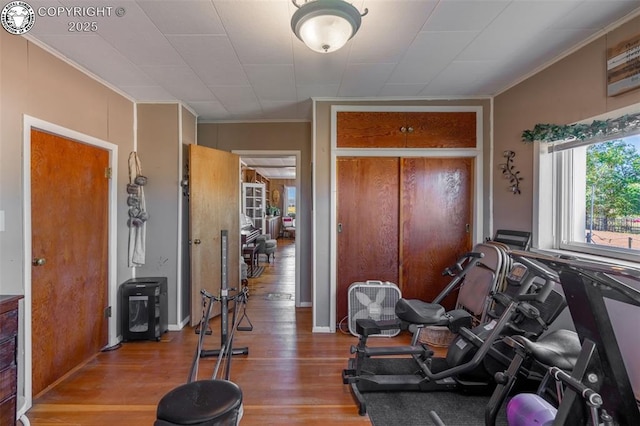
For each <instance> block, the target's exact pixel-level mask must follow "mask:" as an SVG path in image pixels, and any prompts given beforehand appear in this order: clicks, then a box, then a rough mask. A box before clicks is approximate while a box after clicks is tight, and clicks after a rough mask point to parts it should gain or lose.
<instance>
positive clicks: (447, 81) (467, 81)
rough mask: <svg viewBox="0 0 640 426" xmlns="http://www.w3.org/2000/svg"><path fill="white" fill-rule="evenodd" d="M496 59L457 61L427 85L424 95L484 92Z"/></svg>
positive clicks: (458, 94) (479, 93)
mask: <svg viewBox="0 0 640 426" xmlns="http://www.w3.org/2000/svg"><path fill="white" fill-rule="evenodd" d="M495 67H496V61H455V62H452V63H451V64H450V65H449V66H448V67H446V68H445V69H444V70H443V71H442V72H441V73H440V74H438V75H437V76H436V77H435V78H434V79H433V80H431V81H430V82H429V84H427V85H426V87H425V88H424V90H423V91H422V92H421V95H423V96H463V95H464V94H465V93H476V94H478V95H490V94H491V93H483V90H485V89H484V85H485V82H486V81H487V80H489V79H491V76H492V72H493V71H494V70H495Z"/></svg>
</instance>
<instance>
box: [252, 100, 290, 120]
mask: <svg viewBox="0 0 640 426" xmlns="http://www.w3.org/2000/svg"><path fill="white" fill-rule="evenodd" d="M260 104H261V105H262V109H263V110H264V114H263V117H264V118H265V119H280V120H286V119H287V118H291V117H294V118H297V117H298V102H297V101H260Z"/></svg>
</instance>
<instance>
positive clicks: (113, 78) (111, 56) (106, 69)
mask: <svg viewBox="0 0 640 426" xmlns="http://www.w3.org/2000/svg"><path fill="white" fill-rule="evenodd" d="M39 38H40V40H41V41H44V42H45V43H46V44H47V45H48V46H50V47H53V48H54V49H55V50H57V51H58V52H65V53H64V55H63V56H66V57H69V58H73V62H75V63H76V64H78V65H80V66H81V67H83V68H84V69H86V70H87V71H90V72H91V73H93V74H95V75H97V76H98V77H100V78H102V79H103V80H104V81H107V82H109V83H110V84H112V85H115V86H120V85H124V86H145V85H146V86H151V85H154V84H155V82H154V81H153V80H151V79H150V78H149V76H147V75H146V74H145V73H143V72H142V71H141V70H140V69H139V68H138V67H136V66H135V65H133V64H132V63H131V62H129V61H128V60H127V59H126V58H125V57H123V56H122V55H121V54H120V52H118V51H117V50H116V49H114V48H113V46H111V45H110V44H109V43H107V42H105V41H104V39H102V38H101V37H100V36H98V35H96V34H93V35H85V36H83V37H69V36H68V35H46V36H41V37H39Z"/></svg>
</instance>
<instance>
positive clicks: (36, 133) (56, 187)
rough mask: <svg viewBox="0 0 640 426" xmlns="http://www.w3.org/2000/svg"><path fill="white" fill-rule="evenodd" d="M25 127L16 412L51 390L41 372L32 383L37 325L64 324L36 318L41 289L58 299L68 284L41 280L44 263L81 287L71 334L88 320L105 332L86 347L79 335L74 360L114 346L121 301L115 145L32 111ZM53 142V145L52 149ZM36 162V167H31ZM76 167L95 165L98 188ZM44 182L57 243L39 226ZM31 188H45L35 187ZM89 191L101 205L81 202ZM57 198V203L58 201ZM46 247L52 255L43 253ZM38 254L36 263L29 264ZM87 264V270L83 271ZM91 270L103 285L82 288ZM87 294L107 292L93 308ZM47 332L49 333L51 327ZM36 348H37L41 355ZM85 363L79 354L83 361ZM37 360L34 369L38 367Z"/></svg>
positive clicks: (69, 314) (68, 314) (90, 279)
mask: <svg viewBox="0 0 640 426" xmlns="http://www.w3.org/2000/svg"><path fill="white" fill-rule="evenodd" d="M23 128H24V133H23V144H24V145H23V149H24V155H23V181H24V187H23V191H24V194H23V200H24V209H23V211H24V238H25V241H24V247H25V251H24V270H25V289H24V295H25V312H24V347H25V349H24V350H25V366H24V377H23V378H22V379H23V381H24V396H25V403H24V406H22V407H18V411H19V412H22V410H26V409H28V408H29V407H30V406H31V403H32V397H33V394H34V393H39V392H40V391H41V390H43V389H44V388H46V386H47V384H46V383H47V381H48V380H50V379H51V378H45V380H44V381H43V380H42V377H38V382H37V383H34V377H35V376H37V375H38V374H40V373H39V371H42V368H41V367H42V366H41V364H34V362H36V363H37V362H40V361H39V358H40V357H42V355H40V351H41V350H42V349H41V348H42V345H41V344H40V343H41V342H35V343H36V344H34V339H36V338H38V337H39V336H40V335H41V334H42V333H43V331H42V330H40V329H42V327H43V324H44V325H46V324H48V327H49V330H51V328H58V326H59V325H60V324H58V323H57V322H56V320H55V319H53V320H52V319H51V318H48V319H47V321H45V322H43V321H42V320H41V319H40V320H39V319H38V315H41V314H42V312H40V313H38V312H37V309H36V307H35V306H34V304H39V305H42V304H43V303H46V299H45V301H43V299H42V293H43V292H45V290H42V289H43V288H44V289H48V290H46V291H48V292H49V293H50V296H51V297H54V295H55V296H59V293H61V292H63V289H62V288H61V287H60V286H59V285H58V284H57V283H58V282H59V281H60V279H57V281H56V280H53V281H48V278H46V277H43V273H44V274H45V275H46V274H47V271H45V269H47V268H46V266H47V264H48V265H49V266H50V268H49V269H52V268H55V267H57V268H59V269H58V270H57V271H58V272H54V273H53V277H54V278H55V277H60V276H62V277H63V281H64V282H66V283H75V284H78V285H80V286H81V287H82V288H81V289H80V290H78V289H76V290H71V293H72V294H74V296H73V300H75V301H76V302H77V303H75V304H74V305H73V306H74V308H73V309H68V311H67V312H66V313H65V314H64V315H63V316H64V317H68V319H69V320H70V321H71V323H69V324H70V325H69V326H68V327H67V331H71V332H72V334H74V335H78V334H79V333H80V331H79V329H78V326H79V324H81V323H84V322H87V321H88V322H92V323H95V324H93V325H92V327H98V328H99V329H100V330H103V331H101V332H100V333H99V335H100V337H99V339H97V340H95V342H93V343H91V344H90V345H88V344H87V342H86V339H82V338H80V340H79V342H80V343H78V344H75V346H73V347H72V348H70V349H71V350H72V351H73V352H74V354H73V356H72V357H71V359H72V361H73V359H74V358H73V357H76V358H77V359H80V358H86V357H87V354H88V353H90V352H93V353H92V354H91V355H93V354H95V353H97V352H98V351H99V350H100V349H102V348H103V347H105V346H111V345H114V344H116V343H117V336H116V320H117V318H116V316H115V315H110V316H109V311H111V312H116V303H117V285H116V279H117V276H116V262H115V259H116V242H117V235H116V229H117V226H116V187H117V161H116V159H117V146H116V145H114V144H111V143H108V142H105V141H102V140H100V139H97V138H93V137H90V136H87V135H84V134H81V133H78V132H75V131H72V130H69V129H66V128H63V127H61V126H57V125H55V124H52V123H48V122H45V121H43V120H39V119H36V118H33V117H29V116H25V118H24V127H23ZM52 146H53V147H55V149H51V148H52ZM65 147H66V148H65ZM63 148H64V149H69V150H71V151H70V154H67V155H63V156H62V157H61V158H52V156H53V155H57V154H56V152H58V151H62V150H63ZM59 153H60V152H58V154H59ZM83 155H84V157H83ZM58 157H59V156H58ZM51 161H54V162H55V169H60V170H63V172H62V173H58V172H56V173H53V172H52V173H47V174H46V176H44V179H41V178H40V177H39V176H38V173H40V170H39V167H45V166H46V164H47V163H48V162H51ZM79 166H81V167H79ZM105 166H106V170H105ZM33 167H36V168H35V169H34V168H33ZM78 169H81V170H83V171H86V170H85V169H91V170H92V171H91V172H90V173H88V174H89V175H90V176H91V177H90V179H94V180H93V181H92V182H94V183H96V182H98V183H99V184H98V183H96V190H95V191H93V189H94V187H93V183H91V184H88V183H86V182H84V181H82V179H85V178H87V176H84V175H82V176H80V175H73V174H71V172H70V171H73V170H78ZM34 170H35V173H34ZM105 173H106V174H105ZM100 181H102V182H100ZM38 182H40V184H39V183H38ZM42 183H44V184H45V185H47V186H49V187H50V188H53V189H52V191H53V192H54V194H55V197H56V200H54V201H50V200H49V201H47V200H44V202H45V203H47V208H46V213H47V218H46V221H48V222H50V223H52V224H53V225H54V226H53V229H55V233H56V234H57V235H58V236H60V235H62V236H63V238H62V239H61V240H60V239H59V238H58V239H57V240H56V238H54V237H55V235H53V236H51V235H48V234H47V232H51V231H47V230H46V229H50V228H46V229H45V228H43V227H42V225H44V221H45V220H44V219H42V218H41V216H39V211H41V210H42V209H43V208H42V207H38V206H41V204H42V201H43V200H41V199H40V198H39V197H41V195H42V194H43V192H42V191H41V190H42V189H43V188H42V185H41V184H42ZM33 185H40V186H39V187H34V186H33ZM65 188H66V190H65ZM86 190H89V192H88V193H86V194H85V193H82V194H76V193H80V192H82V191H86ZM47 191H49V190H46V189H45V192H44V193H45V194H46V192H47ZM67 191H71V192H70V193H72V194H76V195H78V197H75V198H76V200H75V201H76V202H79V203H81V204H80V206H76V207H73V206H72V205H71V204H72V203H71V201H72V200H71V199H70V198H74V197H69V196H67V195H66V194H69V192H67ZM92 192H100V196H99V201H98V202H97V203H98V204H97V207H96V206H94V204H95V203H93V202H91V204H90V205H86V204H82V203H83V200H85V199H86V197H90V199H92V200H93V196H92V195H91V193H92ZM39 194H40V195H39ZM83 194H84V195H83ZM39 203H40V204H39ZM52 203H55V205H53V204H52ZM50 204H51V205H50ZM94 207H95V208H94ZM65 209H66V210H65ZM69 209H72V210H73V212H71V211H69ZM76 216H77V217H76ZM74 218H75V219H74ZM65 230H67V231H68V232H67V231H65ZM43 232H44V233H43ZM97 235H102V237H100V241H99V244H98V246H97V252H96V253H97V254H95V255H91V256H89V257H87V256H86V253H85V252H84V250H85V248H87V247H86V245H87V244H85V242H86V241H89V243H90V245H92V244H93V243H91V241H93V240H96V239H98V238H97V237H96V236H97ZM94 237H95V238H94ZM87 238H88V239H87ZM56 241H59V242H56ZM65 241H67V243H65ZM51 243H54V244H55V246H54V247H51V248H53V250H51V249H47V245H51ZM44 252H47V253H45V254H44V255H42V254H43V253H44ZM74 253H75V254H74ZM47 257H48V259H47ZM34 259H38V260H39V261H38V262H36V263H32V262H33V260H34ZM78 259H81V260H78ZM82 259H84V260H82ZM34 265H35V266H34ZM83 265H84V270H80V271H79V272H78V271H77V269H78V268H77V267H82V266H83ZM87 265H88V269H89V270H88V272H87V271H86V270H87ZM81 269H82V268H81ZM94 270H100V271H101V274H100V277H101V278H100V279H99V280H98V281H99V282H100V286H99V287H98V288H97V289H93V290H88V289H86V288H85V287H86V285H89V283H90V282H93V281H94V280H97V278H95V277H93V275H92V274H93V272H92V271H94ZM74 271H76V272H77V273H76V274H75V275H74V274H73V272H74ZM83 271H84V272H83ZM50 275H51V274H50ZM40 281H44V287H43V286H42V285H41V284H43V282H40ZM60 285H62V284H60ZM87 291H88V292H92V293H93V292H95V291H99V292H100V293H101V294H102V295H103V296H102V297H101V301H100V302H99V303H100V306H99V307H95V306H94V307H93V308H92V306H93V305H90V304H89V303H84V302H85V298H86V293H87ZM63 297H64V296H63ZM96 298H97V297H96ZM39 307H40V306H38V307H37V308H39ZM83 311H84V313H85V314H87V315H89V317H86V316H85V317H84V318H82V317H80V318H75V317H74V315H75V314H81V313H82V312H83ZM45 315H49V313H45ZM87 318H89V319H87ZM74 321H76V322H74ZM41 323H42V324H41ZM36 326H37V327H36ZM38 330H40V331H38ZM44 330H45V331H46V328H45V329H44ZM89 334H93V333H92V332H91V333H89ZM67 340H68V339H67ZM56 343H57V342H56ZM69 345H70V344H69ZM87 345H88V346H87ZM85 346H87V347H85ZM35 351H38V353H36V352H35ZM83 354H84V355H83ZM78 357H80V358H78ZM83 360H84V359H81V360H80V362H81V361H83ZM49 361H50V360H49ZM57 361H59V360H57ZM65 362H66V361H65ZM34 365H35V367H37V368H34ZM62 365H63V366H61V367H55V368H56V369H59V371H58V372H59V373H60V374H64V373H66V371H67V370H66V368H67V367H68V365H70V364H64V363H63V364H62ZM72 368H73V366H72ZM34 375H35V376H34ZM54 380H55V379H54ZM43 386H44V388H43Z"/></svg>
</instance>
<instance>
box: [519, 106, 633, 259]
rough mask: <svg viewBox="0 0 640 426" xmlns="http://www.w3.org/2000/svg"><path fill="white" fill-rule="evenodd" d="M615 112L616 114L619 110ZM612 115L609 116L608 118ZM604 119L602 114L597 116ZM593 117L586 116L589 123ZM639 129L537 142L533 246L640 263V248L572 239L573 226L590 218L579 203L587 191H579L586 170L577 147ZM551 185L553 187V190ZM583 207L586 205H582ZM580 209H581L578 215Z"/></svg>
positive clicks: (579, 224) (615, 138)
mask: <svg viewBox="0 0 640 426" xmlns="http://www.w3.org/2000/svg"><path fill="white" fill-rule="evenodd" d="M611 116H616V115H615V114H613V115H611ZM606 118H609V117H605V118H604V119H606ZM596 119H602V118H596ZM592 120H593V119H589V120H585V122H586V123H589V122H590V121H592ZM634 133H637V131H636V132H633V133H629V134H624V135H616V136H611V137H607V138H602V139H597V140H596V139H594V140H591V141H584V142H582V141H581V142H560V141H559V142H551V143H547V142H534V156H533V159H534V200H533V212H534V216H533V221H534V223H533V238H532V246H533V247H534V248H536V249H539V250H545V251H547V250H548V251H560V252H564V253H566V252H571V253H579V254H580V255H583V254H584V255H595V256H599V257H601V258H606V259H609V260H612V261H625V262H626V261H630V262H633V263H634V264H635V266H637V264H638V263H639V262H640V252H639V251H638V250H635V249H634V250H630V249H625V248H618V247H610V246H602V245H597V244H589V243H586V242H584V243H583V242H578V241H572V238H571V235H572V233H573V232H572V229H571V228H572V227H573V228H574V229H575V228H576V227H580V226H582V227H584V228H585V229H586V223H585V222H586V221H585V218H584V217H583V216H584V214H583V213H582V212H584V211H585V208H586V206H584V205H583V206H578V207H577V206H576V203H575V202H572V200H574V198H575V197H581V198H580V199H581V200H582V199H584V198H585V194H575V193H574V192H575V185H574V182H573V177H574V176H576V173H582V174H586V164H583V163H585V162H586V160H585V161H578V160H577V159H576V158H575V155H574V154H573V153H574V152H577V151H574V149H576V148H578V147H580V146H584V148H585V149H584V152H585V157H584V158H585V159H586V147H587V146H589V145H592V144H596V143H602V142H607V141H611V140H618V139H624V138H625V137H628V136H631V135H633V134H634ZM549 189H550V190H549ZM581 207H582V208H581ZM577 210H581V213H580V215H581V216H576V215H578V213H577Z"/></svg>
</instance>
